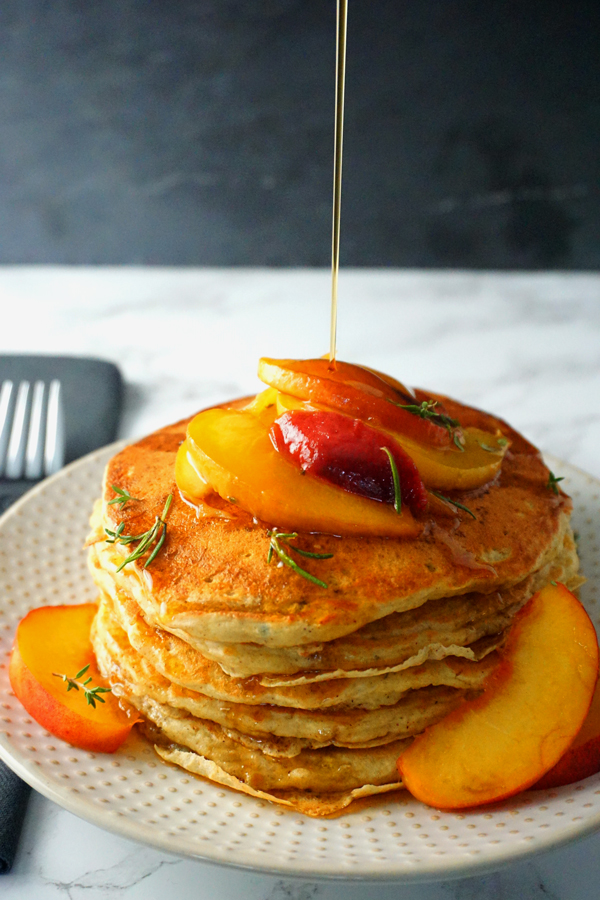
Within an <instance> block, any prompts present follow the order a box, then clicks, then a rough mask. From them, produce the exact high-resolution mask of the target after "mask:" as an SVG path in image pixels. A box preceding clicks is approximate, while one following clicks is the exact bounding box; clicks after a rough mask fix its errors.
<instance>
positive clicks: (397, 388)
mask: <svg viewBox="0 0 600 900" xmlns="http://www.w3.org/2000/svg"><path fill="white" fill-rule="evenodd" d="M329 365H330V364H329V363H328V362H327V360H324V359H316V360H315V359H309V360H270V359H262V360H261V361H260V363H259V377H260V378H262V380H263V381H266V382H267V383H270V384H272V387H271V388H270V389H268V392H264V391H263V393H262V394H259V395H258V397H257V398H256V401H255V402H254V404H251V405H250V406H249V407H248V408H249V409H253V411H258V410H259V409H261V408H263V407H264V404H266V403H273V402H276V404H277V407H278V410H279V414H280V415H281V413H282V412H284V411H286V410H290V409H294V408H295V409H299V408H303V409H305V410H310V409H312V410H317V409H320V410H327V409H329V410H334V411H336V412H340V413H342V414H344V415H347V416H349V417H350V418H356V419H360V420H361V421H362V422H364V423H365V424H367V425H369V426H371V427H374V428H376V429H377V430H379V431H381V432H382V433H383V434H387V435H389V436H391V437H392V438H393V439H394V440H395V441H396V442H397V443H398V444H400V446H401V447H402V448H403V449H404V451H405V452H406V453H407V454H408V455H409V456H410V458H411V459H412V460H413V461H414V463H415V465H416V466H417V469H418V470H419V474H420V476H421V478H422V479H423V482H424V483H425V485H426V486H427V487H428V488H431V489H435V490H472V489H473V488H477V487H481V485H484V484H487V483H488V482H490V481H491V480H492V479H493V478H494V477H495V476H496V475H497V473H498V471H499V469H500V467H501V466H502V460H503V458H504V454H505V453H506V450H507V449H508V447H509V445H510V441H509V440H507V439H506V438H505V437H504V435H503V434H502V433H501V432H500V431H498V430H497V429H495V430H494V432H488V431H484V430H482V429H480V428H460V429H458V430H456V429H453V428H452V427H450V426H449V427H443V426H441V425H440V424H436V423H435V422H434V421H432V420H431V419H428V418H421V416H420V415H419V414H417V413H416V412H415V410H418V409H419V408H420V407H421V406H422V404H423V403H424V402H425V403H426V402H427V399H426V395H424V394H423V392H418V399H417V400H416V399H415V398H414V397H413V396H411V395H410V394H409V393H408V391H407V389H406V388H405V387H404V386H403V385H402V384H400V382H396V381H394V379H392V378H389V377H388V376H385V375H383V374H381V373H379V372H375V371H373V370H371V369H364V368H362V367H361V366H354V365H351V364H349V363H343V362H337V363H336V368H335V369H329V368H328V367H329ZM300 370H301V371H300ZM358 379H362V381H359V380H358ZM274 388H279V392H278V393H276V394H275V395H273V393H272V392H273V390H274ZM424 398H425V399H424ZM398 403H400V404H401V406H410V407H412V409H413V412H409V411H408V409H402V408H400V407H399V406H398V405H397V404H398ZM435 403H436V404H437V405H436V406H435V409H434V412H435V413H444V414H445V408H444V406H443V403H442V401H440V400H437V399H436V400H435ZM452 421H453V420H452V419H450V418H448V419H447V422H448V423H449V422H452ZM455 435H456V436H457V440H458V445H457V444H456V443H455V442H454V436H455Z"/></svg>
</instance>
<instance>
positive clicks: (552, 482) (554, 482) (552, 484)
mask: <svg viewBox="0 0 600 900" xmlns="http://www.w3.org/2000/svg"><path fill="white" fill-rule="evenodd" d="M564 480H565V479H564V476H563V477H562V478H557V477H556V475H555V474H554V472H551V471H550V470H549V469H548V483H547V485H546V487H547V488H548V490H549V491H552V493H553V494H556V496H557V497H558V482H559V481H564Z"/></svg>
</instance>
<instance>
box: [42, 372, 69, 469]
mask: <svg viewBox="0 0 600 900" xmlns="http://www.w3.org/2000/svg"><path fill="white" fill-rule="evenodd" d="M65 443H66V433H65V415H64V409H63V403H62V388H61V384H60V381H58V379H54V381H51V382H50V388H49V390H48V407H47V414H46V446H45V449H44V472H45V474H46V475H52V474H53V473H54V472H58V470H59V469H61V468H62V466H63V465H64V461H65Z"/></svg>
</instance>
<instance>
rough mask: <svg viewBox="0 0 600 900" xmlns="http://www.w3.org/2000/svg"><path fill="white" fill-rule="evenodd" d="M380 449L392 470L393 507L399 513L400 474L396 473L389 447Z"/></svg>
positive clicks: (400, 500) (396, 468)
mask: <svg viewBox="0 0 600 900" xmlns="http://www.w3.org/2000/svg"><path fill="white" fill-rule="evenodd" d="M381 450H383V452H384V453H385V454H386V455H387V458H388V459H389V461H390V468H391V470H392V479H393V482H394V509H395V510H396V512H397V513H398V515H400V513H401V512H402V494H401V493H400V476H399V475H398V466H397V465H396V460H395V459H394V457H393V454H392V451H391V450H390V449H389V447H381Z"/></svg>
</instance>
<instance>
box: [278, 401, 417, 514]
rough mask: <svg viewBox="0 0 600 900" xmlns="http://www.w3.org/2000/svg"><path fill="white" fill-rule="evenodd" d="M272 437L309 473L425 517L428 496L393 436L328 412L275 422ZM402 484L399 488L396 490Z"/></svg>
mask: <svg viewBox="0 0 600 900" xmlns="http://www.w3.org/2000/svg"><path fill="white" fill-rule="evenodd" d="M269 437H270V438H271V441H272V443H273V445H274V446H275V447H276V449H277V451H278V452H279V453H282V454H283V455H284V456H285V457H286V458H287V459H289V460H290V462H292V463H293V464H294V465H295V466H297V467H298V468H300V469H301V470H302V471H303V472H304V473H306V474H308V475H310V476H312V477H315V478H322V479H323V480H324V481H328V482H330V483H331V484H336V485H338V486H339V487H342V488H344V490H346V491H350V492H351V493H352V494H360V495H361V496H362V497H370V498H371V499H372V500H379V501H381V502H383V503H392V504H394V503H395V502H396V490H398V492H399V498H398V502H399V504H400V505H402V504H404V503H406V504H407V505H408V508H409V509H410V511H411V512H412V513H415V514H417V513H420V512H424V510H425V509H426V507H427V491H426V490H425V485H424V484H423V481H422V480H421V477H420V475H419V473H418V471H417V467H416V466H415V464H414V462H413V461H412V459H411V458H410V456H408V454H407V453H405V451H404V450H403V449H402V447H401V446H400V444H399V443H398V442H397V441H395V440H393V439H392V438H391V437H390V436H389V435H384V434H383V433H382V432H381V431H377V430H376V429H375V428H370V427H369V426H368V425H365V424H364V422H361V421H360V419H351V418H350V416H344V415H343V414H342V413H337V412H333V411H332V410H327V411H325V412H319V411H316V410H315V411H311V412H307V411H303V410H299V409H298V410H291V411H290V412H287V413H284V414H283V415H282V416H279V417H278V418H277V419H275V422H274V423H273V425H272V426H271V429H270V431H269ZM396 482H397V486H396Z"/></svg>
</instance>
